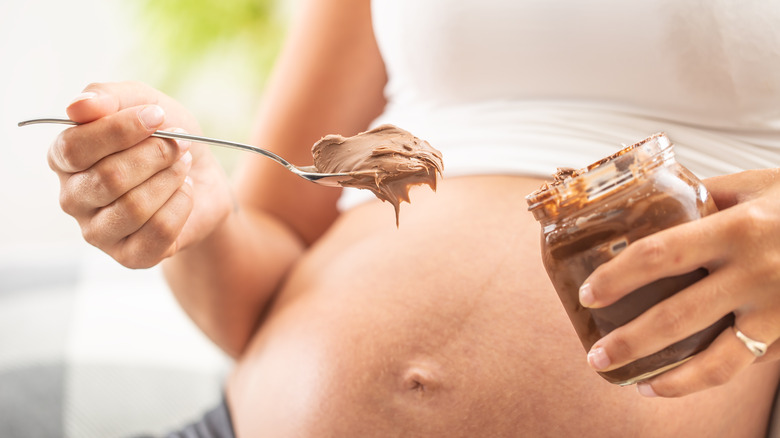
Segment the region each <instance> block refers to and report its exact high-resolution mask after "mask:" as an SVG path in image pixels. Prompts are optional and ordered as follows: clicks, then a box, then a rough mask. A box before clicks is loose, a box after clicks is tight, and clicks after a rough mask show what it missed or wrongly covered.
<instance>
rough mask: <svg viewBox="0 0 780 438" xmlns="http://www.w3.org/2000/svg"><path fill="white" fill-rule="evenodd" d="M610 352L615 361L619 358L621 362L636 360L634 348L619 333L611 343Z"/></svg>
mask: <svg viewBox="0 0 780 438" xmlns="http://www.w3.org/2000/svg"><path fill="white" fill-rule="evenodd" d="M610 351H611V352H612V355H613V356H614V358H615V359H618V358H619V359H620V360H621V361H622V360H632V359H635V357H634V354H635V349H634V347H632V346H631V344H630V343H629V342H628V339H626V338H625V337H623V335H621V334H619V333H615V334H614V336H613V338H612V340H611V341H610Z"/></svg>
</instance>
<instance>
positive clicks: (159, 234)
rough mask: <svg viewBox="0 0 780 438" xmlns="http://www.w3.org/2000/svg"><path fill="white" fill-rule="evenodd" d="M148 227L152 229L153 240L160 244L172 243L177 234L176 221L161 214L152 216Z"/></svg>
mask: <svg viewBox="0 0 780 438" xmlns="http://www.w3.org/2000/svg"><path fill="white" fill-rule="evenodd" d="M149 226H150V227H152V228H151V229H152V230H153V233H154V237H155V240H156V241H157V242H159V243H161V244H162V243H165V244H168V243H173V241H174V240H175V239H176V237H177V235H178V232H179V227H178V226H177V224H176V221H174V220H172V218H168V217H165V215H162V214H156V215H154V216H152V218H151V219H150V220H149Z"/></svg>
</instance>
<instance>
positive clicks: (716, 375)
mask: <svg viewBox="0 0 780 438" xmlns="http://www.w3.org/2000/svg"><path fill="white" fill-rule="evenodd" d="M755 359H756V358H755V356H754V355H753V354H752V353H751V352H750V351H748V350H747V349H746V348H745V345H744V344H743V343H742V342H741V341H739V339H737V337H736V336H735V335H734V330H732V329H731V328H728V329H726V330H724V331H723V332H722V333H721V334H720V335H719V336H718V337H717V338H716V339H715V340H714V341H713V342H712V344H710V346H709V348H707V349H706V350H704V351H702V352H701V353H699V354H697V355H696V356H694V357H693V358H691V360H689V361H688V362H686V363H684V364H682V365H680V366H679V367H677V368H674V369H672V370H670V371H667V372H665V373H663V374H661V375H659V376H657V377H654V378H653V379H651V380H649V381H646V382H642V383H639V384H638V385H637V389H638V390H639V393H640V394H642V395H645V396H648V397H653V396H660V397H682V396H684V395H688V394H692V393H694V392H697V391H701V390H704V389H707V388H712V387H715V386H720V385H723V384H725V383H727V382H729V381H730V380H732V379H733V378H734V377H735V376H736V375H737V374H739V373H740V372H741V371H742V370H744V369H745V368H747V367H748V366H749V365H750V364H752V363H753V362H754V361H755Z"/></svg>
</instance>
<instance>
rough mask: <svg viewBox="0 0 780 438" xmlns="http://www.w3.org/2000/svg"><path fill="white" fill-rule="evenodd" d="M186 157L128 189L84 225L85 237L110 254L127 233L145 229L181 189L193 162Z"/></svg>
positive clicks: (186, 154) (82, 225)
mask: <svg viewBox="0 0 780 438" xmlns="http://www.w3.org/2000/svg"><path fill="white" fill-rule="evenodd" d="M188 156H189V152H188V153H185V154H184V156H183V159H182V160H179V161H177V162H176V163H174V164H173V165H172V166H170V167H168V168H167V169H164V170H162V171H160V172H158V173H157V174H155V175H154V176H152V177H151V178H149V179H148V180H146V181H144V182H143V183H142V184H140V185H139V186H137V187H135V188H134V189H132V190H130V191H128V192H127V193H125V194H124V195H122V196H121V197H120V198H119V199H117V200H116V201H115V202H113V203H112V204H110V205H108V206H106V207H104V208H101V209H100V210H98V212H97V213H96V214H95V215H94V216H92V217H91V218H89V219H88V220H87V221H85V222H84V223H82V224H81V228H82V234H83V236H84V239H85V240H86V241H87V242H89V243H90V244H92V245H94V246H96V247H98V248H100V249H103V250H104V251H106V252H107V253H109V254H112V253H113V252H116V249H115V246H116V245H118V244H119V243H120V242H121V241H122V240H123V239H125V238H126V237H127V236H129V235H131V234H133V233H135V232H137V231H138V230H139V229H141V228H142V227H143V226H144V225H145V224H146V223H147V222H148V221H149V220H150V219H151V218H152V217H153V216H154V215H155V213H156V212H157V211H158V210H159V209H160V208H162V207H163V205H165V203H166V202H167V201H168V199H170V197H171V196H173V194H174V193H175V192H176V191H177V190H179V189H180V188H181V185H182V184H183V183H184V181H185V178H186V176H187V172H188V171H189V169H190V167H191V165H192V163H191V161H190V160H189V159H188V158H187V157H188Z"/></svg>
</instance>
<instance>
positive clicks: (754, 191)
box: [702, 169, 780, 210]
mask: <svg viewBox="0 0 780 438" xmlns="http://www.w3.org/2000/svg"><path fill="white" fill-rule="evenodd" d="M777 181H780V169H761V170H747V171H744V172H740V173H735V174H732V175H722V176H716V177H713V178H707V179H705V180H704V181H702V182H703V183H704V186H705V187H707V190H708V191H709V192H710V194H711V195H712V199H713V200H714V201H715V205H717V206H718V209H719V210H725V209H727V208H729V207H733V206H735V205H737V204H739V203H742V202H745V201H749V200H751V199H753V198H755V197H757V196H759V195H760V194H761V192H763V191H764V189H766V188H767V187H770V186H771V185H773V184H774V183H776V182H777Z"/></svg>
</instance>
